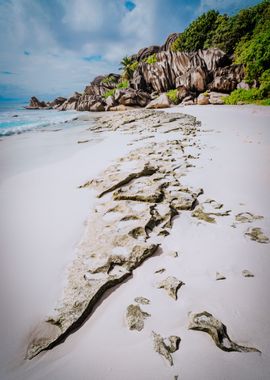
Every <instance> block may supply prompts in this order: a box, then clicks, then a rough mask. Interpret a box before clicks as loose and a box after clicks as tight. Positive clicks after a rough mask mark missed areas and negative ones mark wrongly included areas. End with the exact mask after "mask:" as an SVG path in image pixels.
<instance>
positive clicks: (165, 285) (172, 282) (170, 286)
mask: <svg viewBox="0 0 270 380" xmlns="http://www.w3.org/2000/svg"><path fill="white" fill-rule="evenodd" d="M182 285H185V283H184V282H183V281H180V280H178V279H177V278H176V277H173V276H169V277H167V278H166V279H165V280H163V281H161V282H160V283H159V284H158V288H159V289H164V290H166V292H167V293H168V294H169V296H170V297H172V298H173V299H174V300H177V293H178V290H179V289H180V288H181V286H182Z"/></svg>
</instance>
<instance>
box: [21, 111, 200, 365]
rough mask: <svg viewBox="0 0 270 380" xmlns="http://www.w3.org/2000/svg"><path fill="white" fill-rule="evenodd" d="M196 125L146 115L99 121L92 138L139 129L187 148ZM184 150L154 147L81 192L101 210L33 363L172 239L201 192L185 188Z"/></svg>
mask: <svg viewBox="0 0 270 380" xmlns="http://www.w3.org/2000/svg"><path fill="white" fill-rule="evenodd" d="M140 122H141V123H140ZM198 126H199V124H197V122H196V119H195V118H194V117H192V116H187V115H181V114H164V113H162V112H159V113H157V112H153V111H147V110H145V111H143V112H142V111H134V112H127V113H125V114H124V115H123V114H121V115H120V114H117V115H114V116H111V115H110V116H104V117H101V118H99V120H98V121H97V124H96V126H95V127H93V129H92V132H93V133H95V132H96V133H98V132H105V131H107V130H109V131H114V130H118V131H119V132H121V133H126V132H127V131H128V133H136V134H138V133H140V128H141V129H142V130H143V131H144V133H146V134H147V133H153V132H154V131H157V130H158V131H159V132H163V133H165V132H166V133H170V132H173V131H175V130H176V129H177V130H178V131H179V134H180V133H181V135H182V136H183V138H186V140H185V142H186V144H188V141H189V139H192V138H193V136H195V135H196V131H197V128H198ZM183 152H184V146H183V145H182V142H181V141H180V140H168V141H164V142H149V144H147V145H145V146H144V147H140V148H137V149H135V150H133V151H131V152H130V153H129V154H128V155H127V156H125V157H122V158H120V159H119V160H117V161H116V162H115V163H114V164H113V165H111V166H110V167H109V168H108V169H106V170H105V171H104V172H103V173H102V174H101V175H100V177H98V178H96V179H93V180H91V181H88V182H86V183H85V184H83V185H82V186H81V187H82V188H86V187H91V188H94V189H96V191H97V200H96V208H95V212H93V213H92V214H91V217H90V218H89V220H88V223H87V226H86V230H85V234H84V238H83V240H82V242H81V243H80V245H79V247H78V254H77V256H76V258H75V260H74V261H73V263H72V265H71V266H70V268H69V271H68V277H67V281H66V284H67V285H66V288H65V291H64V294H63V297H62V299H61V300H60V301H59V303H58V305H57V307H56V308H55V312H54V313H52V315H51V316H50V317H49V318H47V319H46V320H45V321H44V322H43V323H42V324H41V325H39V326H38V327H37V328H36V329H35V330H34V332H33V334H32V337H31V341H30V344H29V347H28V350H27V355H26V357H27V358H28V359H31V358H33V357H34V356H36V355H38V354H39V352H41V351H43V350H47V349H51V348H53V347H54V346H55V345H57V344H59V343H60V342H62V341H63V340H64V339H65V338H66V337H67V336H68V335H69V334H71V333H72V332H73V331H74V330H75V329H76V328H78V327H79V326H81V324H82V323H83V322H84V321H85V319H86V318H87V317H89V316H90V314H91V312H92V310H93V307H94V306H95V305H96V303H97V302H98V301H99V299H100V298H101V297H102V295H103V294H104V293H105V292H106V291H107V290H108V289H110V288H112V287H113V286H115V285H116V284H119V283H121V282H123V281H124V280H125V279H127V278H128V277H129V276H131V274H132V272H133V270H134V269H135V268H137V267H138V266H139V265H141V264H142V262H143V261H144V260H145V259H147V258H148V257H150V256H151V255H153V254H154V253H155V252H156V250H157V249H158V247H159V245H160V243H161V242H162V240H163V236H164V235H167V234H169V231H170V230H171V228H172V220H173V218H174V217H175V216H176V215H178V214H179V212H184V211H187V212H190V211H191V210H192V208H193V207H194V204H195V203H196V202H197V199H198V197H199V195H200V194H201V190H199V191H197V190H192V189H190V188H187V187H184V186H183V185H182V184H181V182H180V177H181V175H182V174H184V172H185V168H186V165H187V161H186V158H185V157H183ZM131 163H133V164H134V168H133V169H132V165H131ZM140 301H141V300H140ZM143 313H144V312H143V311H141V312H140V311H139V305H133V306H132V307H130V308H129V314H130V320H131V321H134V318H133V317H134V316H135V317H136V318H135V320H136V323H135V325H136V326H137V327H138V324H137V323H139V326H141V323H142V320H141V317H143V318H144V317H145V316H146V315H144V314H143ZM132 315H133V317H132ZM132 325H133V322H132Z"/></svg>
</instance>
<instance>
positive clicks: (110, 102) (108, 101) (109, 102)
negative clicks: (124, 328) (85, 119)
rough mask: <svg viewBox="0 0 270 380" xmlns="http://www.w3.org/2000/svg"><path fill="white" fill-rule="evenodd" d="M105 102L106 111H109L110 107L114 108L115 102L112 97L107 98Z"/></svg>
mask: <svg viewBox="0 0 270 380" xmlns="http://www.w3.org/2000/svg"><path fill="white" fill-rule="evenodd" d="M105 102H106V106H107V107H108V109H110V107H114V106H115V105H116V101H115V98H114V96H108V97H107V99H106V100H105Z"/></svg>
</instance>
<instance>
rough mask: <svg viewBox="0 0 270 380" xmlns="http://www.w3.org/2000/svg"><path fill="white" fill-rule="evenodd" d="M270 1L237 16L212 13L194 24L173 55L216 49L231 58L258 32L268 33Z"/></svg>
mask: <svg viewBox="0 0 270 380" xmlns="http://www.w3.org/2000/svg"><path fill="white" fill-rule="evenodd" d="M269 12H270V1H269V0H263V1H262V2H261V3H259V4H258V5H256V6H254V7H251V8H247V9H242V10H241V11H240V12H239V13H237V14H236V15H234V16H231V17H229V16H227V15H226V14H224V15H221V14H219V12H218V11H215V10H210V11H208V12H207V13H204V14H202V15H201V16H200V17H198V18H197V19H196V20H194V21H193V22H192V23H191V24H190V25H189V26H188V27H187V28H186V29H185V31H184V32H183V33H182V34H181V35H180V36H179V37H178V38H177V39H176V41H175V42H174V43H173V45H172V50H173V51H196V50H198V49H207V48H210V47H217V48H220V49H221V50H223V51H225V52H226V53H228V54H232V53H234V51H235V49H236V47H237V45H238V44H239V43H240V42H241V43H242V42H243V40H246V41H247V40H249V39H250V38H251V37H252V35H255V33H254V32H255V31H256V34H257V32H258V31H266V30H267V29H268V30H269V15H270V13H269Z"/></svg>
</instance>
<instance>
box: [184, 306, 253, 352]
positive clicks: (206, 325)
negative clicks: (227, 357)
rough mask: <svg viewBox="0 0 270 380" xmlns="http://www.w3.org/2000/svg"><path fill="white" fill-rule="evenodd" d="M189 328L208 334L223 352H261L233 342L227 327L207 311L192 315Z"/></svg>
mask: <svg viewBox="0 0 270 380" xmlns="http://www.w3.org/2000/svg"><path fill="white" fill-rule="evenodd" d="M188 328H189V329H190V330H198V331H204V332H206V333H207V334H209V335H210V336H211V338H212V339H213V341H214V342H215V344H216V346H217V347H218V348H220V349H221V350H223V351H238V352H260V351H259V350H258V349H257V348H252V347H246V346H240V345H239V344H237V343H235V342H233V341H232V340H231V339H230V337H229V335H228V333H227V327H226V326H225V325H224V324H223V323H222V322H221V321H219V320H218V319H216V318H215V317H214V316H213V315H212V314H210V313H208V312H207V311H203V312H202V313H194V314H190V317H189V326H188Z"/></svg>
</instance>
